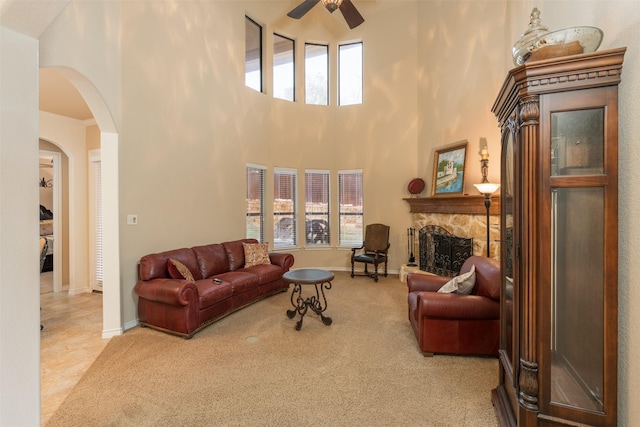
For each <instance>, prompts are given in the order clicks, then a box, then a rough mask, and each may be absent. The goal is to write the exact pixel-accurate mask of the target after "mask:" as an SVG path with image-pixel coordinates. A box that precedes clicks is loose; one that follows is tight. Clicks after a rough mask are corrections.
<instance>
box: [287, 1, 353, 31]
mask: <svg viewBox="0 0 640 427" xmlns="http://www.w3.org/2000/svg"><path fill="white" fill-rule="evenodd" d="M321 1H322V4H323V5H324V7H326V8H327V10H328V11H329V12H331V13H333V12H335V10H336V9H340V12H342V16H343V17H344V20H345V21H347V25H349V28H351V29H354V28H355V27H357V26H358V25H360V24H362V23H363V22H364V18H363V17H362V15H360V12H358V9H356V7H355V6H354V5H353V3H352V2H351V0H304V1H303V2H302V3H300V4H299V5H298V6H296V7H294V8H293V10H291V12H289V13H287V16H289V17H290V18H294V19H300V18H302V17H303V16H304V15H305V14H306V13H307V12H308V11H310V10H311V8H312V7H313V6H315V5H316V4H318V3H320V2H321Z"/></svg>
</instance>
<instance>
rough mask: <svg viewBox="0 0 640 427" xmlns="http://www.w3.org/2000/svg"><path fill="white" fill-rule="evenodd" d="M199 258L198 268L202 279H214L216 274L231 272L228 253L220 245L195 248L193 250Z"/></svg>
mask: <svg viewBox="0 0 640 427" xmlns="http://www.w3.org/2000/svg"><path fill="white" fill-rule="evenodd" d="M192 249H193V252H194V253H195V254H196V257H197V258H198V267H200V272H201V273H202V277H204V278H207V277H213V276H215V275H216V274H220V273H224V272H226V271H229V261H228V259H227V251H225V249H224V246H222V244H220V243H214V244H211V245H204V246H195V247H193V248H192Z"/></svg>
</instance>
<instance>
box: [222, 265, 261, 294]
mask: <svg viewBox="0 0 640 427" xmlns="http://www.w3.org/2000/svg"><path fill="white" fill-rule="evenodd" d="M216 278H219V279H222V280H223V281H224V282H229V283H231V286H232V288H233V295H237V294H241V293H243V292H247V291H250V290H252V289H256V288H258V285H259V277H258V276H257V275H255V274H252V273H248V272H245V271H244V270H241V271H230V272H228V273H222V274H218V275H217V276H216Z"/></svg>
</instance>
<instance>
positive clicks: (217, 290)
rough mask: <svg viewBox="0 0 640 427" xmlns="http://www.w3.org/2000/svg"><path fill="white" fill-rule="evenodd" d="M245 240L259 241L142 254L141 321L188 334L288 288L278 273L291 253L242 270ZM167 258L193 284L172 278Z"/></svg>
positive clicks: (138, 286) (275, 255)
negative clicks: (179, 265) (183, 268)
mask: <svg viewBox="0 0 640 427" xmlns="http://www.w3.org/2000/svg"><path fill="white" fill-rule="evenodd" d="M243 242H244V243H257V240H255V239H242V240H236V241H232V242H224V243H217V244H210V245H204V246H196V247H193V248H182V249H174V250H170V251H166V252H160V253H156V254H149V255H145V256H143V257H142V258H141V259H140V265H139V280H138V283H136V286H135V288H134V290H135V292H136V294H137V295H138V320H139V321H140V324H141V325H142V326H149V327H152V328H155V329H159V330H162V331H165V332H170V333H173V334H176V335H181V336H184V337H187V338H190V337H192V336H193V334H195V333H196V332H198V331H199V330H201V329H202V328H204V327H205V326H207V325H209V324H210V323H212V322H214V321H215V320H218V319H220V318H222V317H223V316H225V315H227V314H229V313H232V312H233V311H235V310H238V309H240V308H242V307H245V306H246V305H248V304H251V303H253V302H255V301H258V300H260V299H263V298H266V297H267V296H269V295H272V294H274V293H276V292H282V291H286V290H287V289H288V288H289V285H288V283H285V282H284V280H283V279H282V275H283V274H284V273H285V272H287V271H289V269H290V268H291V267H292V266H293V262H294V259H293V255H291V254H288V253H272V254H269V259H270V261H271V264H264V265H256V266H253V267H248V268H244V248H243V246H242V243H243ZM169 258H174V259H176V260H178V261H180V262H181V263H182V264H184V265H185V266H186V267H187V268H188V269H189V271H190V272H191V274H192V275H193V278H194V279H195V283H193V282H189V281H187V280H184V279H173V278H171V276H170V275H169V271H168V269H167V260H168V259H169ZM213 279H216V280H217V281H214V280H213Z"/></svg>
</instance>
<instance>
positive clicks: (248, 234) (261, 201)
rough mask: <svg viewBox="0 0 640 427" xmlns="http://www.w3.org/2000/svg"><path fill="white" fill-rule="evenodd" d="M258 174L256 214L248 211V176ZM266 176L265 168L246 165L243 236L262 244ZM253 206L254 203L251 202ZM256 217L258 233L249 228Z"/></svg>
mask: <svg viewBox="0 0 640 427" xmlns="http://www.w3.org/2000/svg"><path fill="white" fill-rule="evenodd" d="M254 173H256V174H259V178H258V180H259V189H258V193H259V194H258V199H257V200H258V206H259V209H258V212H257V213H256V212H253V211H250V209H249V204H250V200H249V185H250V184H249V179H250V174H254ZM266 175H267V168H266V167H265V166H262V165H257V164H253V163H247V166H246V185H245V187H246V190H245V221H246V225H245V235H246V237H247V238H248V239H257V240H258V241H259V242H264V230H265V228H264V224H265V217H266V215H265V203H264V202H265V200H264V194H265V193H264V188H265V179H266ZM253 204H255V202H253ZM256 216H257V217H258V231H257V232H254V231H252V230H253V229H254V228H255V227H252V226H250V224H251V223H252V222H253V220H252V218H253V217H256Z"/></svg>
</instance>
